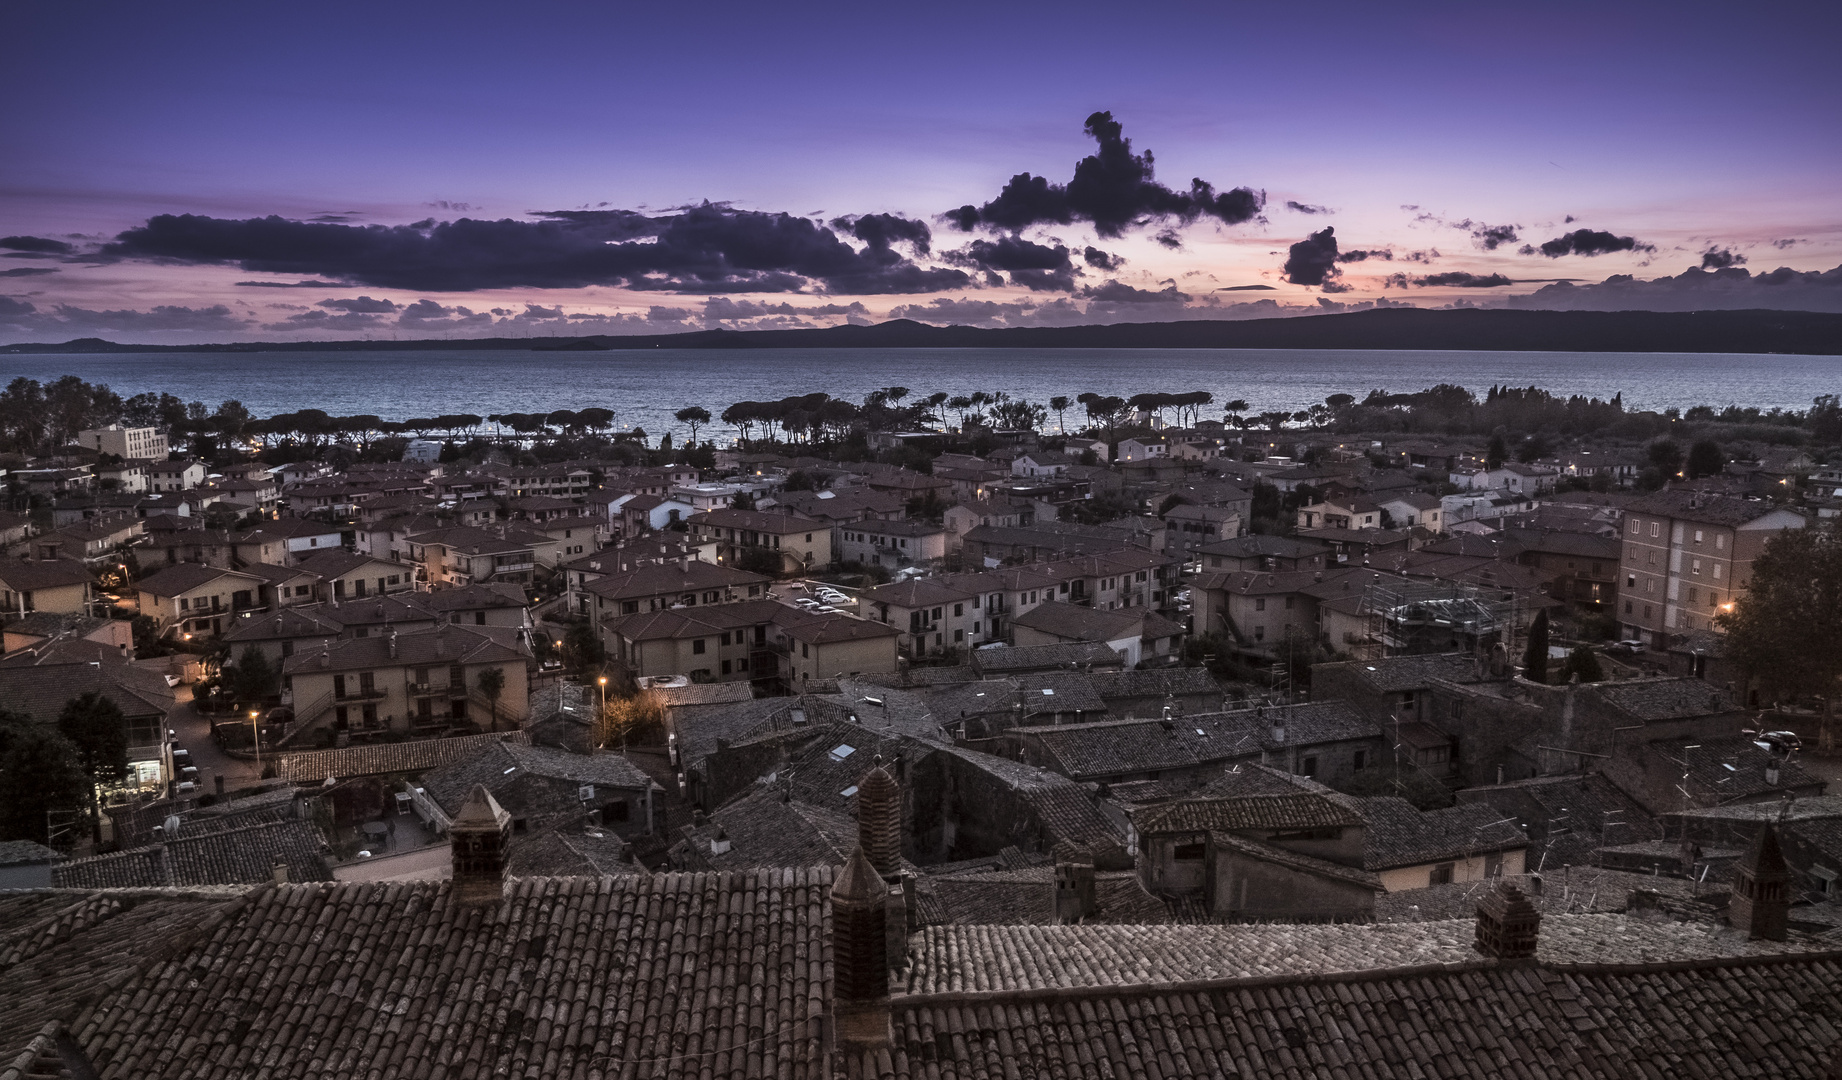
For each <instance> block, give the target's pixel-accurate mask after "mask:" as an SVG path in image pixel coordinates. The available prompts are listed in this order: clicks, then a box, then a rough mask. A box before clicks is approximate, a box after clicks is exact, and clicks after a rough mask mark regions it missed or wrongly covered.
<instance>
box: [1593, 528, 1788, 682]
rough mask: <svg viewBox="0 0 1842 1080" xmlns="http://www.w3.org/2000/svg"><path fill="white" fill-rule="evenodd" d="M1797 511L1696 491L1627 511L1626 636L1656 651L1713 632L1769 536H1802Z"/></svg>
mask: <svg viewBox="0 0 1842 1080" xmlns="http://www.w3.org/2000/svg"><path fill="white" fill-rule="evenodd" d="M1805 524H1806V522H1805V519H1804V516H1803V515H1802V514H1800V513H1798V512H1797V511H1795V510H1788V509H1785V508H1783V507H1780V506H1774V505H1773V504H1771V503H1768V502H1764V501H1760V500H1754V499H1745V498H1739V497H1736V496H1731V495H1713V494H1709V493H1706V492H1699V491H1660V492H1657V493H1656V494H1654V495H1649V496H1646V497H1644V498H1642V499H1638V500H1636V501H1635V502H1633V503H1631V504H1630V505H1629V506H1627V507H1626V508H1625V521H1624V533H1623V535H1622V537H1621V539H1622V540H1623V553H1622V559H1621V560H1620V565H1619V571H1620V573H1619V576H1620V581H1619V583H1618V585H1619V593H1620V596H1619V612H1618V619H1619V622H1620V623H1621V624H1622V625H1623V627H1624V636H1625V637H1627V638H1631V639H1634V640H1639V641H1644V642H1646V643H1647V644H1650V645H1653V646H1655V647H1657V648H1663V647H1665V646H1667V645H1668V638H1669V636H1670V635H1671V634H1677V635H1680V634H1687V633H1690V632H1692V631H1696V630H1713V629H1715V625H1714V617H1715V616H1716V615H1719V614H1720V613H1721V612H1722V611H1724V610H1730V608H1731V605H1732V604H1733V598H1734V595H1735V594H1736V593H1738V592H1739V591H1740V590H1741V589H1744V588H1745V587H1746V582H1747V581H1748V580H1749V579H1750V578H1751V576H1752V564H1753V560H1754V559H1757V558H1758V557H1759V553H1760V552H1762V551H1764V550H1765V544H1766V542H1767V541H1768V540H1770V539H1771V538H1772V537H1773V536H1776V535H1777V534H1778V533H1780V532H1783V531H1784V530H1786V529H1801V528H1803V527H1804V526H1805Z"/></svg>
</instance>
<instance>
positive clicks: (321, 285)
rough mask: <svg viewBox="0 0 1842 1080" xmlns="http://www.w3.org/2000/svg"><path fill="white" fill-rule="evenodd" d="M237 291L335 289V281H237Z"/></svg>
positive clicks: (337, 284)
mask: <svg viewBox="0 0 1842 1080" xmlns="http://www.w3.org/2000/svg"><path fill="white" fill-rule="evenodd" d="M236 285H237V287H238V288H239V289H337V288H338V287H339V282H337V281H239V282H237V283H236Z"/></svg>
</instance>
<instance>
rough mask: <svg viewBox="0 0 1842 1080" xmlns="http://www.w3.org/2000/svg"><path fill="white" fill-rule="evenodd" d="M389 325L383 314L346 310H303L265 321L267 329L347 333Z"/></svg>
mask: <svg viewBox="0 0 1842 1080" xmlns="http://www.w3.org/2000/svg"><path fill="white" fill-rule="evenodd" d="M385 325H388V324H387V323H386V321H385V319H384V317H383V316H382V315H374V314H367V313H364V312H345V313H343V314H339V315H334V314H332V313H331V312H328V311H303V312H301V313H300V314H299V315H290V316H288V317H287V318H285V319H283V320H281V321H280V322H272V323H264V324H263V329H265V330H282V331H299V330H313V331H326V330H331V331H343V332H345V333H364V332H366V331H369V330H374V329H376V328H377V327H380V326H385Z"/></svg>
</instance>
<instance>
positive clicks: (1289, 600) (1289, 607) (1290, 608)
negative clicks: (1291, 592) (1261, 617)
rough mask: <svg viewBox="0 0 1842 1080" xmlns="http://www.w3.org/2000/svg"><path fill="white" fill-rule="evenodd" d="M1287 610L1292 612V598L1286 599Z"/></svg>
mask: <svg viewBox="0 0 1842 1080" xmlns="http://www.w3.org/2000/svg"><path fill="white" fill-rule="evenodd" d="M1286 610H1287V611H1291V610H1292V598H1291V597H1290V596H1288V597H1286Z"/></svg>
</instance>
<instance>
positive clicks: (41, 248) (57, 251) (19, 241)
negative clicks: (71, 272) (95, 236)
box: [0, 236, 77, 255]
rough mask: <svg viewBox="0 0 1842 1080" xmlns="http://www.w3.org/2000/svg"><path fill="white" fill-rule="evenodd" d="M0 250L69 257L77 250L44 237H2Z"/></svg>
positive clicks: (62, 242) (0, 237)
mask: <svg viewBox="0 0 1842 1080" xmlns="http://www.w3.org/2000/svg"><path fill="white" fill-rule="evenodd" d="M0 248H6V249H7V250H8V251H29V252H32V253H34V254H39V255H69V254H70V253H71V252H73V251H75V250H77V249H76V248H74V247H72V246H70V245H69V244H66V243H65V242H64V241H62V240H49V239H46V238H45V237H42V236H0Z"/></svg>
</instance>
